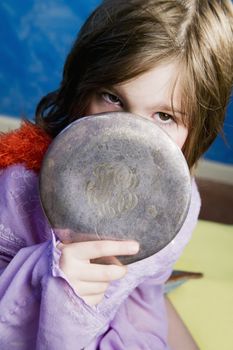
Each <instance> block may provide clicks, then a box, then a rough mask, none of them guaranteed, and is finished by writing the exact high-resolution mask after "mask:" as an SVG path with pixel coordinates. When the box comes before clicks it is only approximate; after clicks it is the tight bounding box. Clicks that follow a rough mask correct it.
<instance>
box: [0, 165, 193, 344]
mask: <svg viewBox="0 0 233 350" xmlns="http://www.w3.org/2000/svg"><path fill="white" fill-rule="evenodd" d="M199 209H200V197H199V194H198V191H197V188H196V184H195V182H194V181H193V182H192V199H191V206H190V209H189V213H188V216H187V218H186V221H185V223H184V225H183V227H182V228H181V230H180V232H179V233H178V235H177V236H176V237H175V239H173V241H172V242H170V243H169V244H168V245H167V246H166V247H165V248H163V249H162V250H161V251H160V252H158V253H157V254H155V255H153V256H151V257H149V258H147V259H144V260H142V261H139V262H136V263H133V264H131V265H129V268H128V273H127V275H126V276H125V277H124V278H122V279H121V280H118V281H114V282H112V283H111V284H110V285H109V288H108V289H107V291H106V293H105V297H104V299H103V301H102V302H101V303H99V304H98V305H97V306H94V307H93V306H89V305H87V304H86V303H85V302H84V300H83V299H82V298H81V297H79V296H78V295H77V294H76V293H75V291H74V290H73V289H72V286H71V285H70V284H69V282H68V281H67V279H66V276H65V275H64V274H63V272H62V271H61V270H60V268H59V256H60V252H59V250H58V249H57V248H56V238H55V236H54V234H53V231H52V229H51V228H50V227H49V225H48V223H47V221H46V219H45V217H44V214H43V212H42V209H41V206H40V202H39V197H38V177H37V175H36V174H35V173H34V172H33V171H31V170H27V169H26V168H25V167H24V166H23V165H14V166H10V167H8V168H7V169H3V170H0V273H1V276H0V349H1V350H13V349H15V350H45V349H46V350H60V349H61V350H80V349H84V348H85V349H87V350H97V349H99V350H100V349H101V350H139V349H143V350H151V349H155V350H164V349H168V345H167V340H166V339H167V320H166V310H165V305H164V296H163V287H164V282H165V281H166V280H167V279H168V277H169V276H170V274H171V271H172V267H173V265H174V263H175V262H176V260H177V259H178V258H179V256H180V255H181V253H182V251H183V248H184V247H185V245H186V244H187V243H188V241H189V240H190V238H191V234H192V231H193V229H194V227H195V225H196V223H197V217H198V214H199Z"/></svg>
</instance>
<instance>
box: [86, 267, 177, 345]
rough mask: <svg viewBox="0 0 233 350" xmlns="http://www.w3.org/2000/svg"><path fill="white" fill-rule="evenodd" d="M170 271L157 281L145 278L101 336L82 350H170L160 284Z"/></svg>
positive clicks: (161, 285)
mask: <svg viewBox="0 0 233 350" xmlns="http://www.w3.org/2000/svg"><path fill="white" fill-rule="evenodd" d="M170 273H171V271H166V272H165V273H164V274H163V275H162V276H160V278H157V277H150V278H147V279H146V280H145V281H144V282H143V283H142V284H140V285H139V286H138V287H136V288H135V289H134V291H133V292H132V293H131V294H130V296H129V297H128V298H127V299H126V300H125V302H124V303H123V304H122V305H121V306H120V308H119V309H118V312H117V314H116V316H115V318H114V319H113V320H112V322H111V323H110V325H109V328H108V330H107V331H106V333H105V334H104V335H101V336H100V337H99V338H98V339H95V341H93V342H92V343H91V344H90V345H89V346H88V347H86V348H85V350H97V349H98V350H136V349H138V350H142V349H143V350H151V349H156V350H169V347H168V345H167V332H168V329H167V325H168V323H167V314H166V309H165V303H164V292H163V284H164V282H165V281H166V280H167V278H168V277H169V275H170Z"/></svg>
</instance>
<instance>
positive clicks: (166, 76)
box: [86, 63, 188, 148]
mask: <svg viewBox="0 0 233 350" xmlns="http://www.w3.org/2000/svg"><path fill="white" fill-rule="evenodd" d="M177 72H178V66H177V65H176V64H175V63H171V64H165V65H160V66H156V67H155V68H153V69H151V70H150V71H148V72H146V73H143V74H141V75H139V76H138V77H136V78H134V79H132V80H130V81H128V82H125V83H121V84H118V85H114V86H108V87H106V88H102V89H100V90H99V91H97V92H96V93H95V94H94V95H93V96H92V98H91V101H90V104H89V106H88V108H87V111H86V115H92V114H97V113H103V112H116V111H118V112H119V111H124V112H130V113H134V114H137V115H140V116H141V117H143V118H147V119H150V120H152V121H153V122H154V123H156V124H157V125H159V126H160V127H161V128H163V129H164V130H165V131H166V132H167V134H168V135H170V137H171V138H172V139H173V141H175V143H176V144H177V145H178V146H179V147H180V148H182V147H183V145H184V143H185V140H186V138H187V135H188V129H187V127H186V126H185V125H184V123H183V119H186V118H185V116H184V114H183V113H182V111H181V94H180V83H179V79H178V81H177V82H176V84H175V81H176V77H177ZM174 84H175V85H174ZM174 86H175V88H174Z"/></svg>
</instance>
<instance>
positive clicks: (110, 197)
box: [86, 163, 139, 218]
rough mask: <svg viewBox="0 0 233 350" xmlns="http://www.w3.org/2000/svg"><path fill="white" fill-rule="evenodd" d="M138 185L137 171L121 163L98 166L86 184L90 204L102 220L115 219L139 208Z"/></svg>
mask: <svg viewBox="0 0 233 350" xmlns="http://www.w3.org/2000/svg"><path fill="white" fill-rule="evenodd" d="M138 184H139V177H138V175H137V174H136V169H131V168H130V167H128V166H126V165H124V164H119V163H117V164H112V163H102V164H98V165H96V167H95V168H94V170H93V178H92V179H91V180H89V181H87V183H86V196H87V199H88V204H89V205H90V206H91V207H94V209H95V210H96V212H97V213H98V215H99V216H100V217H101V218H104V217H105V218H114V217H116V216H118V215H120V214H123V213H126V212H129V211H131V210H133V209H134V208H135V207H136V206H137V204H138V196H137V194H136V193H135V189H136V188H137V186H138Z"/></svg>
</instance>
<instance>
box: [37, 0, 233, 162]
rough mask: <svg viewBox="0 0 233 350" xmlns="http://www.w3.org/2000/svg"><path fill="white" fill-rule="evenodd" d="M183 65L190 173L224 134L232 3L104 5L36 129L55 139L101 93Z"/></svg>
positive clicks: (168, 0) (162, 0)
mask: <svg viewBox="0 0 233 350" xmlns="http://www.w3.org/2000/svg"><path fill="white" fill-rule="evenodd" d="M174 59H175V60H176V61H178V62H179V63H180V71H179V79H180V81H181V86H182V108H183V111H184V114H185V115H187V116H188V117H187V120H185V123H186V125H187V126H188V129H189V134H188V137H187V140H186V142H185V145H184V147H183V153H184V155H185V157H186V160H187V162H188V165H189V167H190V168H191V167H192V166H193V165H194V164H195V162H196V161H197V160H198V159H199V157H200V156H201V155H202V154H203V152H205V151H206V150H207V148H208V147H209V146H210V145H211V143H212V142H213V141H214V139H215V137H216V136H217V134H218V133H219V132H220V131H221V130H222V126H223V122H224V116H225V113H226V107H227V103H228V101H229V98H230V94H231V89H232V81H233V5H232V2H231V0H176V1H174V0H128V1H125V0H117V1H116V0H105V1H103V2H102V3H101V5H100V6H99V7H98V8H97V9H96V10H95V11H94V12H93V13H92V14H91V16H90V17H89V18H88V19H87V21H86V22H85V23H84V25H83V27H82V28H81V30H80V32H79V34H78V37H77V39H76V41H75V42H74V44H73V47H72V49H71V51H70V53H69V55H68V57H67V59H66V62H65V65H64V71H63V79H62V81H61V85H60V87H59V88H58V89H57V90H56V91H54V92H51V93H49V94H48V95H47V96H45V97H43V98H42V100H41V101H40V102H39V104H38V106H37V109H36V123H37V124H39V125H40V126H41V127H42V128H43V129H44V130H45V131H46V132H47V133H48V134H49V135H50V136H52V137H55V136H56V135H57V134H58V133H59V132H60V131H61V130H62V129H63V128H64V127H66V126H67V125H68V124H69V123H71V122H72V121H73V120H75V119H78V118H81V117H82V116H84V115H85V110H86V109H87V107H88V104H89V101H90V98H91V96H92V95H93V93H94V92H95V91H96V90H98V89H99V88H102V87H105V86H111V85H115V84H119V83H122V82H125V81H127V80H129V79H132V78H134V77H137V76H139V75H140V74H142V73H145V72H146V71H148V70H150V69H152V68H153V67H155V66H156V65H159V64H161V63H164V62H166V61H168V62H169V61H171V60H174Z"/></svg>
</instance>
